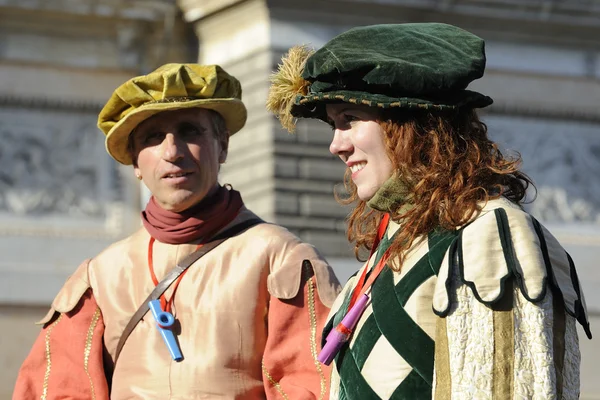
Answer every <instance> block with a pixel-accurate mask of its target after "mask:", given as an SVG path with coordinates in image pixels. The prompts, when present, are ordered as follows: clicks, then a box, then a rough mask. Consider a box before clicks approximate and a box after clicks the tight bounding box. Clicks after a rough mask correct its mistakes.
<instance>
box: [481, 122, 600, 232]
mask: <svg viewBox="0 0 600 400" xmlns="http://www.w3.org/2000/svg"><path fill="white" fill-rule="evenodd" d="M484 121H485V122H486V123H487V124H488V128H489V135H490V137H491V138H492V139H493V140H495V141H496V142H498V143H499V144H500V145H501V148H502V149H503V151H504V149H506V150H507V151H505V153H510V151H508V150H513V151H518V152H520V153H521V155H522V158H523V171H524V172H525V173H527V174H528V175H529V176H530V177H531V178H532V179H533V181H534V183H535V185H536V187H537V189H538V190H537V198H536V200H535V201H534V202H533V203H532V204H530V205H528V206H527V208H528V210H529V211H531V212H532V214H533V215H535V216H537V217H538V218H540V219H541V220H543V221H546V222H558V223H572V222H582V223H588V224H594V225H598V226H600V179H598V177H599V176H600V124H598V123H584V122H578V121H561V120H548V119H545V120H544V119H537V118H526V117H509V116H500V115H488V116H486V117H485V118H484ZM531 194H532V193H531Z"/></svg>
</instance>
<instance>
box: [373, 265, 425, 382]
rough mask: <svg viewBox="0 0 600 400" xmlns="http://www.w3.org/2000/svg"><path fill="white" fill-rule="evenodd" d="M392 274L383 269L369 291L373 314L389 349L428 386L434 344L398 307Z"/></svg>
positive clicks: (400, 307) (401, 308)
mask: <svg viewBox="0 0 600 400" xmlns="http://www.w3.org/2000/svg"><path fill="white" fill-rule="evenodd" d="M394 289H395V288H394V281H393V276H392V271H391V270H389V269H386V270H384V271H383V272H382V273H381V276H380V277H379V279H378V280H377V282H375V287H374V288H373V293H372V300H373V315H374V316H375V320H376V321H377V325H378V326H379V329H380V330H381V333H382V334H383V335H384V336H385V337H386V339H387V340H388V341H389V342H390V344H391V345H392V347H393V348H394V349H395V350H396V352H398V354H400V355H401V356H402V357H403V358H404V359H405V360H406V362H407V363H409V364H410V365H411V366H412V367H413V368H414V369H415V370H416V371H417V372H418V373H419V375H420V376H421V377H422V378H423V379H425V380H426V381H427V382H428V384H429V385H430V386H431V384H432V380H433V354H434V342H433V340H432V339H431V338H430V337H429V336H428V335H427V334H426V333H425V332H424V331H423V329H422V328H421V327H420V326H419V325H417V323H416V322H415V321H414V320H413V319H412V318H411V317H410V315H408V313H407V312H406V310H404V308H403V307H402V306H401V305H400V304H399V302H398V299H397V297H396V293H395V290H394Z"/></svg>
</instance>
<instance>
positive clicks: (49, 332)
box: [40, 314, 63, 400]
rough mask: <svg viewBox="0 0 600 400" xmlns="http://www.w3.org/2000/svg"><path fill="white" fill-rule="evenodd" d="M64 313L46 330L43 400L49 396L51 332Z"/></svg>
mask: <svg viewBox="0 0 600 400" xmlns="http://www.w3.org/2000/svg"><path fill="white" fill-rule="evenodd" d="M62 316H63V315H62V314H60V315H59V316H58V318H57V319H56V321H54V322H53V323H52V325H50V326H49V327H48V330H47V331H46V336H45V344H46V373H45V374H44V383H43V385H42V388H43V391H42V396H41V397H40V399H41V400H46V399H47V396H48V381H49V380H50V370H51V369H52V360H51V358H50V334H51V333H52V330H53V329H54V327H55V326H56V324H58V322H59V321H60V320H61V319H62Z"/></svg>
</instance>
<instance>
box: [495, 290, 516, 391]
mask: <svg viewBox="0 0 600 400" xmlns="http://www.w3.org/2000/svg"><path fill="white" fill-rule="evenodd" d="M504 291H505V292H504V295H503V296H502V297H501V298H500V300H499V301H498V302H497V303H496V304H494V306H493V311H492V317H493V321H494V366H493V368H494V369H493V373H492V374H493V375H492V377H493V378H492V379H493V384H492V399H495V400H496V399H497V400H501V399H512V398H513V394H514V387H513V384H514V382H513V380H514V364H515V360H514V358H515V343H514V339H515V332H514V331H515V327H514V316H513V282H512V281H511V280H507V281H506V284H505V286H504Z"/></svg>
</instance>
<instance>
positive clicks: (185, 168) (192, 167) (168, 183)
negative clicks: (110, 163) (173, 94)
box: [132, 108, 229, 212]
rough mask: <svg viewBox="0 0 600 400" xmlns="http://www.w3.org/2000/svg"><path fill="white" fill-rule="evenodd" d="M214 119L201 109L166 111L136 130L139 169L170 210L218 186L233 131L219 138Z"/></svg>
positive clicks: (187, 205)
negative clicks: (221, 167) (215, 130)
mask: <svg viewBox="0 0 600 400" xmlns="http://www.w3.org/2000/svg"><path fill="white" fill-rule="evenodd" d="M212 118H214V114H213V112H212V111H209V110H205V109H201V108H194V109H187V110H175V111H165V112H161V113H160V114H157V115H155V116H153V117H151V118H148V119H147V120H145V121H144V122H142V123H141V124H140V125H138V127H137V128H136V129H135V130H134V132H133V133H132V135H134V136H133V138H132V141H133V143H132V144H133V146H132V147H133V156H134V160H136V163H135V164H134V166H135V173H136V175H138V176H140V175H141V177H142V179H143V181H144V184H145V185H146V186H147V187H148V189H150V192H152V194H153V195H154V198H155V199H156V201H157V203H158V204H159V205H160V206H161V207H162V208H164V209H165V210H170V211H174V212H181V211H183V210H186V209H188V208H190V207H192V206H193V205H195V204H197V203H198V202H199V201H201V200H202V199H204V198H205V197H206V196H207V195H208V194H210V193H211V192H212V191H213V190H215V189H216V187H217V177H218V174H219V165H220V164H222V163H224V162H225V159H226V158H227V145H228V136H229V135H228V134H224V135H220V136H222V137H223V138H222V139H220V140H219V139H217V138H216V133H215V132H213V123H212Z"/></svg>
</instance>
